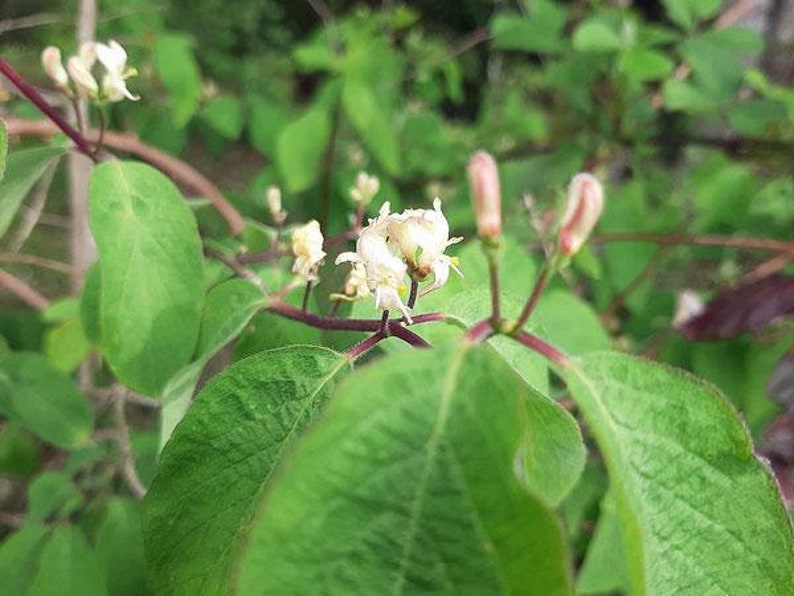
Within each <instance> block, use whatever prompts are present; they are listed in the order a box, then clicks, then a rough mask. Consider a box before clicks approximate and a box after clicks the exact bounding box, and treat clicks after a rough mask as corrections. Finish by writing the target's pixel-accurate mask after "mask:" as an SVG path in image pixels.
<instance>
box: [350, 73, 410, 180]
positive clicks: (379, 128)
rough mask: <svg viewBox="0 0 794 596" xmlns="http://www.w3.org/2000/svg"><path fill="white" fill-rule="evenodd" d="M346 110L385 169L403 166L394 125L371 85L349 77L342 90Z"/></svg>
mask: <svg viewBox="0 0 794 596" xmlns="http://www.w3.org/2000/svg"><path fill="white" fill-rule="evenodd" d="M342 104H343V105H344V108H345V113H346V114H347V117H348V118H350V121H351V122H352V123H353V128H355V129H356V132H357V133H358V134H359V136H360V137H361V139H362V140H363V141H364V144H365V145H366V146H367V148H368V149H369V150H370V151H371V152H372V154H373V155H374V156H375V158H376V159H377V160H378V162H379V163H380V165H381V166H383V169H384V170H386V171H387V172H388V173H389V174H391V175H393V176H394V175H396V174H397V172H398V171H399V169H400V155H399V147H398V146H397V134H396V131H395V125H394V123H393V122H392V119H391V118H390V115H389V114H388V113H386V112H385V111H384V110H383V106H382V104H381V103H380V102H379V101H378V98H377V96H376V95H375V93H374V91H373V90H372V88H371V87H369V86H368V85H367V84H366V83H364V82H362V81H359V80H356V79H354V78H350V77H348V78H347V79H346V80H345V84H344V87H343V90H342Z"/></svg>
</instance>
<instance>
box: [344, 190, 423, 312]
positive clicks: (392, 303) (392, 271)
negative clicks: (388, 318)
mask: <svg viewBox="0 0 794 596" xmlns="http://www.w3.org/2000/svg"><path fill="white" fill-rule="evenodd" d="M389 218H390V215H389V203H384V204H383V206H382V207H381V209H380V213H379V214H378V217H377V218H375V219H371V220H370V221H369V225H367V226H366V227H365V228H364V229H363V230H361V235H360V236H359V237H358V241H357V242H356V252H344V253H342V254H340V255H339V256H338V257H337V258H336V264H337V265H338V264H340V263H353V264H354V265H353V267H354V269H355V267H356V266H363V269H364V272H365V273H366V281H367V287H368V289H369V291H370V292H372V293H373V294H374V296H375V307H376V308H379V309H381V310H398V311H400V312H401V313H402V314H403V316H404V317H405V319H406V320H407V321H408V322H409V323H410V322H411V313H410V310H409V309H408V307H407V306H406V305H405V304H403V302H402V299H401V297H400V296H401V294H404V293H405V291H406V286H405V275H406V273H407V271H408V267H407V265H406V264H405V262H404V261H403V260H402V259H401V258H400V257H399V256H398V254H396V252H395V250H394V249H393V245H392V244H390V242H389V238H388V224H389Z"/></svg>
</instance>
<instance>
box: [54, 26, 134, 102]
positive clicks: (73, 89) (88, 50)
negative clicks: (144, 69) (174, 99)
mask: <svg viewBox="0 0 794 596" xmlns="http://www.w3.org/2000/svg"><path fill="white" fill-rule="evenodd" d="M41 62H42V65H43V66H44V70H45V71H46V73H47V76H49V77H50V78H51V79H52V81H53V82H54V83H55V86H56V87H57V88H58V89H59V90H61V91H63V92H64V93H66V94H67V95H68V96H69V97H79V98H81V99H88V100H91V101H97V102H103V101H110V102H118V101H121V100H123V99H124V98H127V99H131V100H133V101H135V100H137V99H138V97H137V96H136V95H133V94H132V93H131V92H130V90H129V89H127V79H128V78H130V77H132V76H135V75H136V74H138V72H137V71H136V70H135V69H134V68H131V67H129V66H127V52H125V51H124V48H123V47H121V45H120V44H118V43H117V42H115V41H113V40H110V41H109V42H108V43H107V44H104V43H98V42H93V41H90V42H85V43H83V44H81V45H80V48H79V49H78V51H77V54H76V55H74V56H72V57H71V58H69V60H67V62H66V68H64V66H63V61H62V60H61V51H60V50H59V49H58V48H56V47H55V46H50V47H48V48H45V50H44V51H43V52H42V54H41ZM97 63H99V64H100V65H101V66H102V68H103V71H102V72H100V73H98V74H100V75H101V84H100V82H99V79H98V78H97V77H95V76H94V73H93V71H94V66H95V65H96V64H97Z"/></svg>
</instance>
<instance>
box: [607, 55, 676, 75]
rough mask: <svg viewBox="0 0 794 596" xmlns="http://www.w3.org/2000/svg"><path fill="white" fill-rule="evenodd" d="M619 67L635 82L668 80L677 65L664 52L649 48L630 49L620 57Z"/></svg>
mask: <svg viewBox="0 0 794 596" xmlns="http://www.w3.org/2000/svg"><path fill="white" fill-rule="evenodd" d="M618 67H619V68H620V70H621V71H623V72H624V73H625V74H626V76H628V77H629V78H631V79H634V80H635V81H641V82H642V81H652V80H656V79H664V78H666V77H667V76H668V75H669V74H670V73H671V72H672V71H673V68H674V67H675V63H674V62H673V61H672V60H670V58H668V57H667V56H666V55H665V54H663V53H662V52H657V51H656V50H649V49H647V48H630V49H629V50H627V51H625V52H624V53H623V54H621V56H620V60H619V62H618Z"/></svg>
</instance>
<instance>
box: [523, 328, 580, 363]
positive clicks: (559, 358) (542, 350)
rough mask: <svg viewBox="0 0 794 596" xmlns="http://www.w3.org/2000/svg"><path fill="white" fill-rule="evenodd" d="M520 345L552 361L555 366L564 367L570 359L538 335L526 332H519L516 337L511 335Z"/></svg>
mask: <svg viewBox="0 0 794 596" xmlns="http://www.w3.org/2000/svg"><path fill="white" fill-rule="evenodd" d="M510 337H512V338H513V339H515V340H516V341H517V342H518V343H520V344H523V345H525V346H527V347H528V348H529V349H530V350H532V351H534V352H537V353H538V354H540V355H541V356H543V357H544V358H546V359H548V360H551V361H552V362H553V363H554V364H558V365H560V366H564V365H565V364H567V362H568V357H567V356H566V355H565V354H563V353H562V352H560V351H559V350H558V349H557V348H555V347H554V346H552V345H551V344H548V343H546V342H545V341H543V340H542V339H540V338H539V337H538V336H537V335H533V334H531V333H527V332H526V331H519V332H518V333H516V334H515V335H511V336H510Z"/></svg>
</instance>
